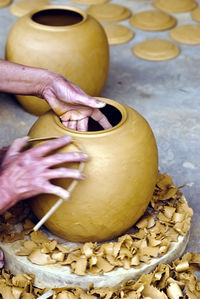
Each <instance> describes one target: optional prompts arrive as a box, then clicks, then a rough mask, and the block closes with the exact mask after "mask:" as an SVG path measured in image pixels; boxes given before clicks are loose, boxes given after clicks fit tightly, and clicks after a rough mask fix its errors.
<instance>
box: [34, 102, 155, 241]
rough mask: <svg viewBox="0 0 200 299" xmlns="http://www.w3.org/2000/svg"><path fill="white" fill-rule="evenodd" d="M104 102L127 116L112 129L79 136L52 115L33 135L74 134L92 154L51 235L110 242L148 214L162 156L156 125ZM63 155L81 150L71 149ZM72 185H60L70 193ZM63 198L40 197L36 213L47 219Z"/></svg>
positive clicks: (50, 223)
mask: <svg viewBox="0 0 200 299" xmlns="http://www.w3.org/2000/svg"><path fill="white" fill-rule="evenodd" d="M103 100H104V101H106V102H107V103H109V105H111V106H112V107H116V108H117V109H118V110H119V111H120V113H121V115H122V118H121V120H120V122H119V123H118V124H117V125H115V126H114V127H113V128H112V129H109V130H102V131H94V132H77V131H73V130H70V129H67V128H65V127H64V126H63V125H62V123H61V122H60V120H59V118H58V117H57V116H56V115H55V114H54V113H53V112H51V111H49V112H47V113H46V114H44V115H43V116H41V117H40V118H39V119H38V120H37V121H36V123H35V124H34V125H33V127H32V128H31V130H30V132H29V136H30V137H31V138H38V137H46V136H62V135H70V136H71V137H72V138H73V140H75V141H76V142H77V143H78V144H80V145H81V146H82V147H83V149H84V151H85V152H86V153H87V154H88V157H89V159H88V161H87V162H86V163H85V168H84V174H85V175H86V179H85V180H83V181H80V182H78V184H77V185H76V187H75V189H74V190H73V191H72V193H71V199H70V200H69V201H68V202H64V203H63V204H62V206H61V207H60V208H58V209H57V211H56V212H55V213H54V214H53V215H52V216H51V217H50V218H49V220H47V222H46V223H45V225H46V226H47V228H48V229H49V230H50V231H51V232H53V233H54V234H56V235H58V236H60V237H62V238H65V239H67V240H70V241H75V242H86V241H105V240H110V239H113V238H115V237H117V236H119V235H120V234H122V233H124V232H125V231H126V230H128V229H129V228H130V227H131V226H132V225H133V224H134V223H135V222H136V221H137V220H138V219H139V218H140V217H141V216H142V215H143V213H144V212H145V210H146V208H147V206H148V204H149V201H150V200H151V198H152V194H153V191H154V187H155V184H156V179H157V174H158V153H157V146H156V142H155V138H154V135H153V133H152V130H151V128H150V126H149V125H148V123H147V122H146V120H145V119H144V118H143V117H142V116H141V115H140V114H138V113H137V112H136V111H135V110H133V109H131V108H129V107H128V106H123V105H121V104H119V103H116V102H115V101H112V100H108V99H103ZM37 144H39V143H38V142H37V143H36V145H37ZM63 150H64V151H73V150H75V151H77V148H76V147H75V146H74V147H73V146H72V145H70V146H67V147H65V148H64V149H63ZM66 167H69V165H68V166H67V165H66ZM70 182H71V181H70V180H69V179H60V180H57V181H56V184H58V185H60V186H62V187H64V188H67V187H68V186H69V184H70ZM57 199H58V198H57V197H56V196H53V195H49V194H48V195H39V196H37V197H36V198H34V199H31V201H30V203H31V207H32V210H33V212H34V213H35V215H36V216H37V217H38V218H41V217H43V216H44V215H45V213H46V212H47V211H48V210H49V209H50V207H51V206H52V205H53V204H54V203H55V202H56V200H57Z"/></svg>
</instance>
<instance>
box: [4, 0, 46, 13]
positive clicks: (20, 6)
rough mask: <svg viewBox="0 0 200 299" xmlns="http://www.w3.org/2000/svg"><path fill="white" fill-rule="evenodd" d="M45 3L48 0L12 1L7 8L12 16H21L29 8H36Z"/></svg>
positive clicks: (29, 9)
mask: <svg viewBox="0 0 200 299" xmlns="http://www.w3.org/2000/svg"><path fill="white" fill-rule="evenodd" d="M45 4H48V0H22V1H18V2H15V3H13V4H12V5H11V6H10V8H9V10H10V13H11V14H13V15H14V16H17V17H22V16H24V15H25V14H27V13H29V12H30V11H31V10H33V9H37V8H39V7H41V6H43V5H45Z"/></svg>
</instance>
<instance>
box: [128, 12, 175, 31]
mask: <svg viewBox="0 0 200 299" xmlns="http://www.w3.org/2000/svg"><path fill="white" fill-rule="evenodd" d="M130 24H131V25H132V26H133V27H135V28H138V29H142V30H147V31H161V30H167V29H169V28H172V27H174V26H175V25H176V19H175V18H174V17H172V16H170V15H168V14H166V13H164V12H162V11H159V10H147V11H142V12H139V13H137V14H135V15H133V16H132V17H131V19H130Z"/></svg>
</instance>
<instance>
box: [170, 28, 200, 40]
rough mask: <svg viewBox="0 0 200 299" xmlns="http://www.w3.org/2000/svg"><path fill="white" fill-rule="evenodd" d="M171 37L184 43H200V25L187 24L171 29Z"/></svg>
mask: <svg viewBox="0 0 200 299" xmlns="http://www.w3.org/2000/svg"><path fill="white" fill-rule="evenodd" d="M169 35H170V37H171V38H172V39H173V40H175V41H177V42H179V43H182V44H187V45H200V25H198V24H186V25H182V26H178V27H176V28H174V29H173V30H171V31H170V34H169Z"/></svg>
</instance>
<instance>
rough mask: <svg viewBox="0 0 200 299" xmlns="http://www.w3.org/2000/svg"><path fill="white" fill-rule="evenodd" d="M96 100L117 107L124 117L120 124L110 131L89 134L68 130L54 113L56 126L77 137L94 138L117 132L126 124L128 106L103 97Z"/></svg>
mask: <svg viewBox="0 0 200 299" xmlns="http://www.w3.org/2000/svg"><path fill="white" fill-rule="evenodd" d="M95 98H96V99H97V100H100V101H103V102H105V103H106V104H109V105H111V106H113V107H115V108H116V109H118V110H119V111H120V113H121V115H122V118H121V120H120V122H119V123H118V124H117V125H116V126H114V127H112V128H110V129H107V130H100V131H87V132H83V131H76V130H71V129H69V128H66V127H65V126H64V125H63V124H62V123H61V121H60V119H59V116H57V115H56V114H55V113H54V115H53V120H54V122H56V124H57V125H58V126H59V127H60V128H62V129H64V131H67V132H70V133H73V134H75V135H82V136H94V135H95V136H96V135H97V134H98V135H100V134H106V133H110V132H112V131H115V130H116V129H118V128H119V127H121V126H122V125H123V123H124V122H125V121H126V119H127V110H126V106H125V105H124V106H123V105H122V104H120V103H119V102H116V101H114V100H111V99H107V98H102V97H95Z"/></svg>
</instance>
